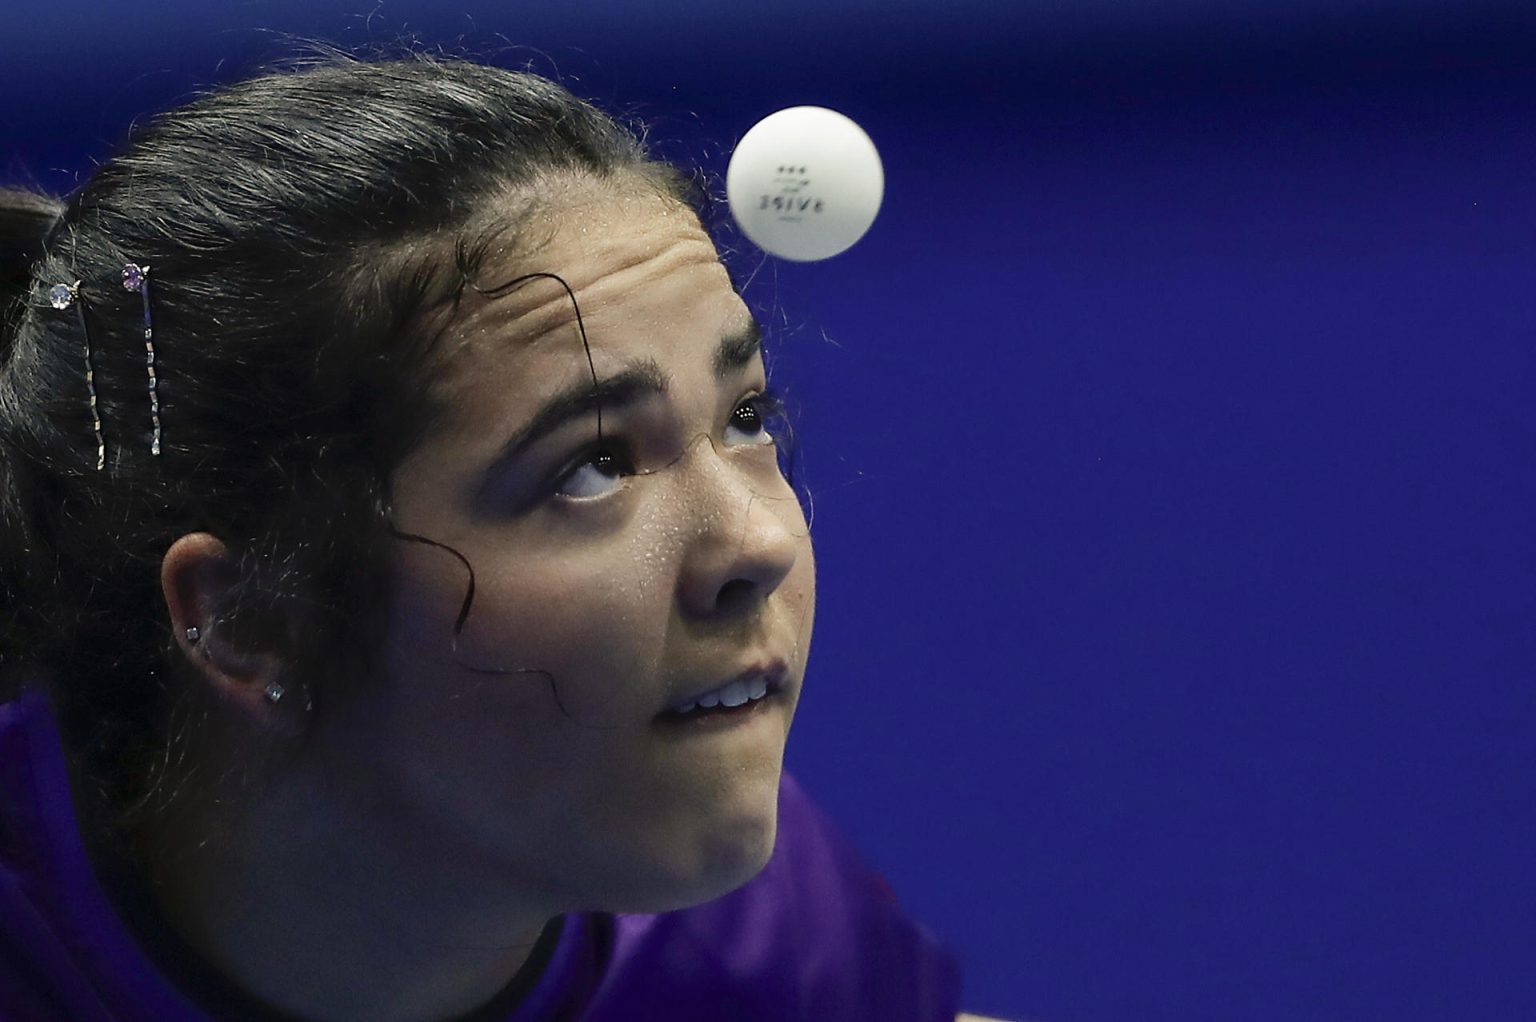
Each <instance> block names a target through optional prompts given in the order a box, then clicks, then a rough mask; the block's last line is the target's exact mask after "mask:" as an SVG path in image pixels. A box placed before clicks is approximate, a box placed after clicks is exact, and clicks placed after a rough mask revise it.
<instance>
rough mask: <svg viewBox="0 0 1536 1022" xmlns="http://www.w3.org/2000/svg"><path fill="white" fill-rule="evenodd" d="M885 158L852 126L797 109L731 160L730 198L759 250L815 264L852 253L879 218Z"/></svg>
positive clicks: (757, 131) (746, 141) (762, 128)
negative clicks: (853, 248) (847, 252)
mask: <svg viewBox="0 0 1536 1022" xmlns="http://www.w3.org/2000/svg"><path fill="white" fill-rule="evenodd" d="M884 195H885V171H884V169H883V168H882V167H881V165H880V154H879V152H877V151H876V149H875V144H874V143H873V142H871V141H870V140H869V136H868V135H866V134H865V133H864V129H863V128H860V127H859V126H858V125H857V124H855V123H854V122H853V121H851V120H849V119H848V118H847V117H844V116H843V115H842V114H840V113H838V112H837V111H835V110H828V109H827V108H826V107H820V106H793V107H790V108H789V109H787V110H780V111H779V112H778V113H773V114H769V115H768V116H767V117H764V118H763V119H762V120H760V121H758V122H757V123H756V124H755V125H753V126H752V129H751V130H750V131H748V132H747V133H746V134H745V135H743V136H742V139H741V141H740V142H739V143H737V145H736V151H735V152H733V153H732V154H731V164H730V166H729V167H728V168H727V169H726V172H725V196H726V199H727V200H728V201H729V202H730V204H731V213H732V215H733V216H735V217H736V222H737V223H738V224H740V225H741V229H742V231H743V232H744V233H745V234H746V236H747V237H749V238H751V239H752V241H753V242H755V243H756V244H757V245H758V246H759V247H760V248H762V249H763V250H765V251H767V252H771V253H773V254H774V255H776V256H782V257H783V258H785V259H794V260H797V261H799V262H811V261H813V260H816V259H828V258H831V257H832V256H835V255H837V254H838V253H839V252H843V251H846V250H847V249H848V248H849V247H850V246H851V245H852V244H853V243H854V242H856V241H858V240H859V239H860V238H862V237H863V236H864V232H865V231H867V230H869V225H870V224H872V223H874V222H875V214H876V213H878V212H879V211H880V200H881V198H882V197H883V196H884Z"/></svg>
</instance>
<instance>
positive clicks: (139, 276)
mask: <svg viewBox="0 0 1536 1022" xmlns="http://www.w3.org/2000/svg"><path fill="white" fill-rule="evenodd" d="M123 290H124V291H137V292H138V293H139V294H140V296H142V297H143V299H144V365H145V368H146V369H147V370H148V371H149V415H150V419H151V420H152V421H153V422H154V426H155V433H154V436H153V438H152V439H151V440H150V443H149V452H150V453H151V454H154V455H157V456H158V455H159V453H160V390H159V382H160V381H159V380H158V379H156V377H155V328H154V323H153V321H152V320H151V319H150V315H149V266H148V264H145V265H144V266H140V265H139V264H138V263H124V264H123Z"/></svg>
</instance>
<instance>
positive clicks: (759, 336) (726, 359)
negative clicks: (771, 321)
mask: <svg viewBox="0 0 1536 1022" xmlns="http://www.w3.org/2000/svg"><path fill="white" fill-rule="evenodd" d="M762 350H763V328H762V327H761V326H759V325H758V322H757V320H755V319H754V320H750V321H748V323H747V325H746V326H745V327H744V328H742V329H741V330H739V331H737V332H736V333H734V334H726V335H725V336H724V337H722V338H721V339H720V347H718V348H716V349H715V379H717V380H723V379H725V378H726V377H728V376H730V375H731V374H732V373H735V372H739V371H740V370H742V369H744V368H746V366H747V364H748V363H749V362H751V361H752V360H753V359H754V358H756V357H757V355H758V353H759V352H761V351H762Z"/></svg>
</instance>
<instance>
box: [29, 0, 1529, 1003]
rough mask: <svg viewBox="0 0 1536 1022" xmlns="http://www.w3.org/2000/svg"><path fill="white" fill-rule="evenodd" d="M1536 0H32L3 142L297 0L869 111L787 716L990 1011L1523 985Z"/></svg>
mask: <svg viewBox="0 0 1536 1022" xmlns="http://www.w3.org/2000/svg"><path fill="white" fill-rule="evenodd" d="M370 11H371V12H372V13H371V14H370ZM1527 11H1528V7H1527V5H1522V4H1517V3H1504V4H1488V3H1465V2H1463V3H1452V2H1429V0H1423V2H1418V3H1412V2H1399V3H1387V2H1376V3H1365V2H1359V0H1356V2H1344V0H1332V2H1321V0H1319V2H1299V0H1271V2H1262V3H1258V2H1250V3H1241V2H1237V0H1229V2H1224V3H1217V2H1215V0H1209V2H1203V3H1202V2H1194V0H1186V2H1182V3H1181V2H1174V0H1167V2H1162V3H1151V2H1145V3H1142V2H1130V0H1122V2H1109V0H1092V2H1089V0H1078V2H1075V3H1054V2H1046V0H1028V2H1024V0H1021V2H1018V3H1014V4H1008V5H1003V4H985V3H979V2H976V0H959V2H956V3H949V4H938V3H918V2H914V0H883V2H880V3H873V2H868V3H847V4H839V5H835V6H834V5H823V4H813V3H809V2H805V0H793V2H788V0H786V2H779V3H774V4H767V5H741V4H724V3H714V2H711V3H706V2H703V0H698V2H684V0H665V2H664V0H657V2H654V3H649V4H642V3H633V2H632V3H620V2H617V0H613V2H607V3H595V2H576V0H565V2H558V3H557V2H538V3H514V2H502V3H495V4H492V3H484V2H475V0H452V2H449V0H438V2H434V3H430V4H428V3H424V2H412V3H405V2H384V3H381V4H379V5H378V6H377V7H376V8H370V7H368V6H366V5H365V4H357V5H354V6H346V5H326V4H317V3H296V2H289V0H241V2H233V3H223V4H210V3H192V2H188V0H173V2H162V3H159V4H158V5H154V6H151V5H149V4H142V3H141V4H137V5H132V4H115V5H110V6H109V5H105V4H103V5H83V4H78V3H51V4H40V3H35V2H33V0H22V2H19V3H18V2H15V0H11V2H9V3H8V4H7V6H6V8H5V12H4V19H3V23H4V31H3V32H0V116H3V118H4V131H3V141H4V145H5V149H4V151H3V153H0V159H3V161H4V162H3V165H0V178H3V179H5V180H8V181H10V182H13V183H14V182H25V181H29V180H30V181H31V182H33V183H35V184H39V185H42V186H45V187H50V188H53V189H56V190H58V189H64V188H67V187H69V184H70V182H71V181H72V180H73V175H74V173H75V172H76V171H78V170H79V169H80V168H83V167H86V166H88V165H89V161H90V160H91V159H93V158H100V157H102V156H103V155H105V154H106V153H107V152H108V151H109V147H110V144H111V143H112V142H113V141H114V140H116V139H118V138H119V137H120V136H121V135H122V133H123V131H124V129H125V127H126V125H127V124H128V123H129V122H130V121H131V120H132V119H133V118H135V117H138V116H141V115H143V114H145V113H147V112H150V111H153V110H156V109H159V108H161V107H163V106H165V105H168V104H169V103H171V102H173V101H175V100H177V99H179V98H184V97H185V96H186V95H187V94H188V92H189V90H190V89H191V88H192V87H193V86H195V85H205V84H211V83H215V82H218V81H222V80H227V79H228V78H230V77H232V76H235V75H238V74H240V73H243V72H245V71H247V70H248V69H250V68H251V67H252V66H253V64H254V62H256V61H258V60H262V59H270V58H273V57H276V56H280V55H282V54H284V53H285V52H288V50H289V47H288V45H287V44H286V43H285V42H284V41H283V39H282V38H281V37H279V36H275V35H273V34H271V32H269V31H257V30H255V29H254V26H262V27H264V28H265V29H267V30H276V31H277V32H279V33H295V34H298V35H301V36H311V37H319V38H324V39H328V40H331V41H334V42H338V43H341V44H343V45H362V44H367V43H370V42H375V43H388V42H391V41H393V40H395V39H397V38H398V37H399V36H400V35H402V34H413V33H414V34H415V35H416V36H417V37H419V38H420V39H421V40H423V41H424V42H426V43H429V44H433V45H436V44H446V45H450V46H454V45H459V44H463V45H464V46H467V47H468V48H469V50H470V51H471V52H474V53H478V54H481V55H489V56H491V57H493V58H495V59H499V60H502V61H505V62H512V63H519V62H521V61H524V60H526V59H530V58H533V59H535V60H536V61H537V62H538V66H540V67H543V68H544V69H546V70H551V69H557V70H558V71H559V72H560V73H561V74H562V75H563V76H564V77H565V79H566V80H567V81H568V83H569V84H571V85H573V87H574V88H575V89H576V90H577V91H578V92H580V93H582V94H584V95H587V96H590V97H593V98H596V99H598V100H599V101H601V102H604V103H605V104H607V105H609V106H610V107H614V106H617V107H618V108H620V109H623V110H626V111H629V112H632V113H635V114H638V115H640V116H642V117H645V118H647V119H648V120H649V121H650V122H651V123H652V125H653V127H654V132H655V135H656V137H657V138H658V139H659V140H661V141H662V142H663V151H664V153H665V154H667V155H671V156H675V157H679V158H682V159H684V160H690V161H694V162H702V163H703V164H704V165H706V166H707V167H709V168H711V169H712V170H714V171H715V172H717V173H720V174H723V172H724V166H725V159H726V157H727V156H728V154H729V150H730V147H731V145H732V143H733V142H734V141H735V139H736V138H738V137H739V136H740V135H741V133H742V132H744V131H745V130H746V128H747V127H749V126H750V125H751V124H752V123H754V122H755V121H756V120H757V119H758V118H759V117H761V116H763V115H764V114H767V113H769V112H771V111H773V110H775V109H778V108H780V107H784V106H789V105H794V104H798V103H818V104H822V105H827V106H832V107H834V108H837V109H840V110H842V111H843V112H845V113H847V114H849V115H851V116H853V117H854V118H856V119H857V120H859V121H861V122H862V123H863V124H864V125H865V126H866V128H867V129H868V130H869V132H870V134H871V135H872V136H873V137H874V139H875V141H876V143H877V144H878V145H879V146H880V148H881V150H882V152H883V155H884V158H885V161H886V171H887V193H886V200H885V206H884V208H883V210H882V213H881V217H880V219H879V220H878V221H877V223H876V225H875V227H874V228H873V229H872V230H871V232H870V234H869V235H868V236H867V238H866V239H865V240H864V241H863V242H861V243H860V244H859V245H858V246H857V247H856V248H855V249H853V250H852V251H850V252H849V253H847V254H845V255H842V256H839V257H837V258H836V259H833V260H831V261H828V262H825V263H820V264H812V265H794V264H788V263H782V262H777V261H769V262H768V263H767V264H766V265H764V266H763V267H762V269H761V270H760V272H758V273H757V274H756V276H755V278H754V281H753V284H752V287H751V297H752V298H753V299H754V301H755V302H757V303H758V305H759V306H760V307H761V308H762V309H763V310H764V315H765V316H768V317H770V318H771V321H772V323H773V325H774V329H773V338H774V343H775V345H776V351H777V356H778V374H779V380H780V383H781V384H784V385H785V386H786V387H787V389H788V390H789V391H790V394H791V396H792V397H793V398H794V400H795V402H796V403H797V404H798V405H799V407H800V408H801V430H802V436H803V444H804V462H805V466H804V473H805V481H806V482H807V483H808V484H809V486H810V488H811V490H812V492H813V493H814V495H815V498H816V523H815V531H816V536H817V541H818V551H819V558H820V565H821V604H820V613H819V619H818V625H817V640H816V642H817V650H816V655H815V657H814V658H813V666H812V673H811V676H810V679H809V686H808V689H807V692H806V696H805V699H804V702H803V704H802V714H801V716H800V718H799V719H798V722H797V725H796V732H795V735H794V737H793V739H792V741H791V745H790V764H791V767H792V769H794V770H795V772H796V773H797V775H798V776H800V777H801V778H802V780H803V782H804V783H805V785H806V786H807V787H808V788H809V789H810V790H811V791H812V792H813V794H814V795H816V796H817V797H818V799H819V800H820V801H821V802H822V803H823V804H824V805H826V806H827V808H828V809H829V810H830V811H831V813H832V814H833V815H834V816H835V817H836V818H837V819H838V820H839V821H840V822H841V823H842V824H843V825H844V826H845V827H846V829H847V831H848V832H849V833H850V835H852V837H853V839H854V840H855V842H856V843H857V844H858V845H859V847H860V848H861V849H863V850H864V852H865V853H866V855H867V856H868V858H869V859H870V860H871V861H872V862H873V863H875V864H876V865H877V866H878V867H879V868H880V869H882V870H883V871H884V872H885V874H886V875H887V876H888V878H889V879H890V881H891V883H892V884H893V886H894V887H895V888H896V890H897V891H898V893H899V894H900V896H901V897H902V900H903V901H904V903H905V904H906V905H907V907H908V909H909V910H910V911H911V913H912V914H913V915H915V916H917V917H918V918H920V919H922V920H924V921H925V922H926V923H927V924H928V925H929V926H930V928H931V929H933V930H934V931H935V932H936V933H937V934H938V935H939V936H940V937H941V938H942V939H944V940H945V941H946V942H947V943H948V944H949V945H950V946H951V947H953V948H954V949H955V951H956V952H957V954H958V955H959V957H960V958H961V960H962V962H963V964H964V966H965V969H966V974H967V976H966V980H967V996H966V1007H967V1008H968V1009H970V1010H973V1011H982V1012H987V1013H993V1014H998V1015H1003V1016H1005V1017H1010V1018H1022V1017H1029V1018H1039V1019H1043V1020H1049V1022H1099V1020H1105V1022H1108V1020H1116V1022H1119V1020H1127V1019H1143V1020H1144V1019H1179V1020H1190V1019H1240V1020H1269V1019H1274V1020H1281V1019H1285V1020H1294V1019H1377V1018H1393V1019H1399V1020H1410V1019H1479V1020H1493V1019H1508V1020H1529V1019H1532V1018H1536V966H1533V959H1536V881H1533V877H1532V860H1533V857H1536V799H1533V796H1536V539H1533V532H1536V515H1533V509H1536V500H1533V497H1536V492H1533V491H1536V487H1533V485H1532V475H1531V471H1532V466H1533V455H1536V423H1533V419H1536V416H1533V413H1532V396H1533V386H1536V240H1533V239H1536V14H1533V13H1528V12H1527ZM509 43H516V44H519V45H526V46H530V47H534V48H537V50H538V51H539V53H537V54H536V53H534V52H532V51H530V50H526V49H521V48H506V47H507V45H508V44H509ZM747 265H748V267H749V268H750V266H751V265H755V257H750V256H749V257H748V258H747Z"/></svg>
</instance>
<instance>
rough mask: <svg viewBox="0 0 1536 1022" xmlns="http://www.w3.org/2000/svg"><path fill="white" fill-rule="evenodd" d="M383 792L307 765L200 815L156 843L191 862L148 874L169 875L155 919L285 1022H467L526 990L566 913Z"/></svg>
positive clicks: (156, 889) (356, 777)
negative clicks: (549, 931) (519, 988)
mask: <svg viewBox="0 0 1536 1022" xmlns="http://www.w3.org/2000/svg"><path fill="white" fill-rule="evenodd" d="M370 776H374V775H370V774H369V772H368V771H358V770H352V771H349V772H347V773H345V774H340V773H338V772H336V771H334V770H327V769H323V768H318V767H316V766H314V765H312V764H295V765H294V767H293V768H292V769H290V770H285V771H284V772H283V774H282V776H281V778H280V779H277V780H274V781H273V782H272V783H271V785H270V786H268V787H267V788H265V789H264V790H263V792H262V793H261V794H260V796H259V797H254V798H253V797H251V796H249V795H246V796H244V797H238V798H220V797H214V798H205V799H202V800H200V808H197V809H194V810H189V811H188V812H187V813H186V814H184V815H183V817H182V819H180V820H179V821H177V822H175V823H168V824H167V825H166V827H165V828H164V829H163V830H161V832H159V833H158V834H155V835H153V836H151V837H150V840H149V841H148V842H147V846H148V847H155V848H158V849H161V850H162V851H166V852H169V851H171V850H172V849H179V850H183V851H179V852H177V853H175V854H151V855H148V856H146V857H145V858H144V861H145V862H147V863H160V864H162V865H161V866H160V867H158V868H157V867H155V866H150V867H149V868H148V869H147V870H146V872H147V873H148V877H147V878H148V880H149V881H150V886H151V890H152V892H153V898H154V900H155V902H156V907H157V909H158V911H159V913H160V914H161V915H162V916H163V918H164V919H165V921H166V923H167V924H168V925H169V926H170V927H171V929H172V930H173V931H174V932H175V933H176V934H177V936H178V937H179V938H180V939H181V940H182V941H183V942H185V943H187V944H188V945H189V946H190V947H191V948H192V949H193V950H194V951H195V952H197V954H198V955H199V956H200V957H201V958H203V959H204V960H205V961H206V962H207V963H208V964H209V965H210V966H211V967H212V968H213V969H214V970H215V971H216V972H218V973H220V974H221V975H222V976H223V977H224V978H226V979H228V980H229V981H230V982H232V983H233V984H234V985H235V986H237V987H239V988H240V989H241V990H243V991H244V992H245V993H247V994H249V995H250V996H252V997H254V998H255V999H256V1000H258V1001H260V1002H261V1003H263V1004H266V1005H270V1006H271V1007H273V1008H276V1009H278V1010H279V1011H281V1012H284V1013H288V1014H291V1015H294V1016H298V1017H301V1018H304V1019H307V1020H314V1022H350V1020H354V1019H355V1020H369V1022H393V1020H397V1019H398V1020H401V1022H404V1020H407V1019H410V1020H415V1022H420V1020H423V1019H443V1020H446V1019H453V1018H455V1017H458V1016H461V1015H465V1014H467V1013H469V1012H472V1011H473V1010H474V1009H476V1008H478V1007H480V1006H481V1005H483V1004H485V1003H486V1002H487V1001H490V1000H491V999H493V998H494V997H495V996H496V995H497V994H498V993H500V992H501V991H502V990H503V989H505V988H506V987H507V985H508V984H509V983H511V982H512V981H513V980H514V978H515V977H516V976H517V973H518V971H519V970H520V969H521V968H522V967H523V965H524V964H525V963H526V962H527V960H528V958H529V955H530V953H531V952H532V950H533V948H534V945H535V944H536V943H537V941H538V937H539V934H540V932H541V931H542V930H543V928H544V927H545V925H546V924H547V923H548V921H549V920H550V919H551V918H552V917H553V916H555V915H557V914H558V912H559V909H558V908H557V907H556V906H554V905H552V904H550V903H548V901H547V900H546V899H541V898H538V897H530V896H529V895H528V893H527V892H523V891H519V890H517V889H516V888H515V887H513V886H512V885H510V884H509V883H508V882H507V871H506V869H505V868H504V867H502V868H500V869H497V868H496V865H495V864H494V863H491V862H487V861H485V860H483V859H481V858H477V857H476V856H474V855H472V854H467V853H465V851H464V850H463V849H460V848H456V847H454V846H453V845H452V843H451V840H450V839H448V838H447V837H440V836H438V835H437V834H435V833H434V831H433V829H432V828H430V827H424V826H421V825H419V821H412V820H410V819H403V818H402V814H401V813H400V812H399V811H398V809H396V808H394V807H392V806H391V805H390V803H389V800H388V798H387V797H386V796H385V795H384V793H383V792H381V791H379V790H377V789H375V788H373V787H372V786H371V785H370V784H369V783H368V780H367V778H369V777H370ZM236 806H238V807H239V808H235V807H236ZM187 849H192V850H193V851H190V852H188V851H184V850H187Z"/></svg>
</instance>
